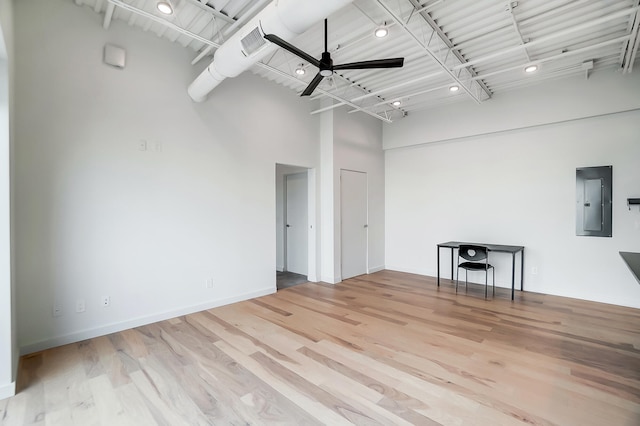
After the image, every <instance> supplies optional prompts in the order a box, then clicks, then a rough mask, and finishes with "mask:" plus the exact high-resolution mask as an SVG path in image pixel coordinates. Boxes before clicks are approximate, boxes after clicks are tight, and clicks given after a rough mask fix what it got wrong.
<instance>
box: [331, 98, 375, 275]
mask: <svg viewBox="0 0 640 426" xmlns="http://www.w3.org/2000/svg"><path fill="white" fill-rule="evenodd" d="M333 111H334V117H333V122H334V156H335V167H334V182H335V186H334V194H335V197H334V203H335V206H336V212H340V170H341V169H345V170H354V171H358V172H366V173H367V186H368V194H367V195H368V197H367V202H368V219H369V223H368V225H369V226H368V228H367V232H368V234H367V235H368V236H367V240H368V243H367V244H368V250H367V257H368V258H367V268H368V272H369V273H371V272H375V271H379V270H382V269H384V264H385V257H384V254H385V253H384V241H385V222H384V218H385V213H384V209H385V204H384V200H385V198H384V197H385V193H384V176H385V172H384V167H385V165H384V151H383V150H382V121H380V120H378V119H376V118H373V117H371V116H368V115H366V114H362V113H356V114H348V109H347V108H346V107H340V108H336V109H334V110H333ZM338 218H339V214H338ZM335 230H336V241H337V244H336V247H337V250H336V261H337V262H338V264H340V259H341V251H340V241H341V239H340V220H337V221H336V229H335Z"/></svg>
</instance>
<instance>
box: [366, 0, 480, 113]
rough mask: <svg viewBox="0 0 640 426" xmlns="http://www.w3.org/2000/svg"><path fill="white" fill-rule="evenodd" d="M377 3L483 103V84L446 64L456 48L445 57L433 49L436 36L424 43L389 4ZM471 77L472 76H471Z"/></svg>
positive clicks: (469, 92) (448, 51)
mask: <svg viewBox="0 0 640 426" xmlns="http://www.w3.org/2000/svg"><path fill="white" fill-rule="evenodd" d="M374 1H375V3H377V4H378V5H379V6H380V7H381V8H382V9H383V10H384V11H385V12H387V14H388V15H389V16H390V17H391V18H392V19H393V20H394V21H395V23H396V24H397V25H398V26H400V28H402V29H403V30H404V32H405V33H407V35H409V37H410V38H411V39H412V40H413V41H414V42H415V43H416V44H418V45H419V46H420V47H421V48H422V50H424V51H425V53H427V55H428V56H429V57H431V59H433V60H434V61H435V62H436V64H437V65H438V66H439V67H440V68H441V69H442V70H443V71H444V72H445V73H446V74H448V75H449V77H450V78H451V79H452V80H453V81H454V82H455V83H456V84H457V85H458V86H459V87H460V88H461V89H463V90H464V91H465V92H466V93H467V94H468V95H469V96H470V97H471V99H473V100H474V101H475V102H476V103H481V102H482V99H481V92H483V89H482V88H481V86H480V85H479V84H478V82H476V81H473V80H470V79H462V78H460V73H455V72H454V71H452V70H451V69H449V67H448V66H447V65H446V61H447V59H448V58H449V54H450V53H451V52H454V51H455V49H447V52H446V54H445V55H444V57H443V54H442V52H436V51H434V50H433V49H432V47H431V43H432V41H433V40H434V38H435V37H431V38H430V39H429V42H427V43H424V42H423V41H422V40H421V37H419V36H418V35H416V34H414V33H413V31H412V30H411V29H410V28H409V27H408V25H407V24H406V23H405V22H404V21H403V20H402V19H401V18H400V17H399V16H398V15H397V14H396V13H395V12H394V11H393V10H391V9H390V8H389V6H387V5H386V4H385V3H384V2H383V1H382V0H374ZM432 31H433V33H434V34H433V35H435V33H436V30H433V29H432ZM437 38H438V40H440V37H439V36H438V37H437ZM440 41H441V42H443V43H444V41H442V40H440ZM463 68H466V67H463ZM470 77H471V76H470Z"/></svg>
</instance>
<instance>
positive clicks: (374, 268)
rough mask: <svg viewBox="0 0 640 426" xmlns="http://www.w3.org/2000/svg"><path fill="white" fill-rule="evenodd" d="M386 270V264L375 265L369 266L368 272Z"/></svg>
mask: <svg viewBox="0 0 640 426" xmlns="http://www.w3.org/2000/svg"><path fill="white" fill-rule="evenodd" d="M384 270H385V267H384V265H381V266H375V267H373V268H369V271H368V272H367V274H373V273H375V272H380V271H384Z"/></svg>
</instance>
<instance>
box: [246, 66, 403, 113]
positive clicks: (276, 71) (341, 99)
mask: <svg viewBox="0 0 640 426" xmlns="http://www.w3.org/2000/svg"><path fill="white" fill-rule="evenodd" d="M256 65H257V66H259V67H261V68H264V69H266V70H269V71H271V72H273V73H274V74H278V75H279V76H281V77H284V78H286V79H287V80H290V81H293V82H295V83H296V84H300V85H305V86H306V85H307V83H306V82H304V81H302V80H299V79H297V78H296V77H294V76H292V75H289V74H287V73H286V72H283V71H280V70H279V69H277V68H274V67H272V66H271V65H267V64H265V63H263V62H257V63H256ZM316 91H319V92H321V93H323V94H324V95H326V96H329V97H330V98H332V99H335V100H336V101H338V102H342V105H349V106H350V107H353V108H355V109H356V110H358V111H362V112H364V113H365V114H368V115H370V116H372V117H375V118H377V119H378V120H382V121H384V122H387V123H392V121H391V120H390V119H389V118H387V117H382V116H381V115H379V114H376V113H374V112H371V111H368V110H366V109H365V108H363V107H361V106H359V105H356V104H354V103H352V102H350V101H348V100H347V99H343V98H341V97H340V96H336V95H334V94H333V93H330V92H327V91H326V90H323V89H321V88H320V87H316Z"/></svg>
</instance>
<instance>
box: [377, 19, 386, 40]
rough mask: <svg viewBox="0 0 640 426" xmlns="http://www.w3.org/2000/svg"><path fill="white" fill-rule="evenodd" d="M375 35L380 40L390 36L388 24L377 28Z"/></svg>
mask: <svg viewBox="0 0 640 426" xmlns="http://www.w3.org/2000/svg"><path fill="white" fill-rule="evenodd" d="M374 34H375V35H376V37H378V38H383V37H386V36H387V35H388V34H389V28H387V23H386V22H385V23H384V24H382V26H380V27H378V28H376V30H375V32H374Z"/></svg>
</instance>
